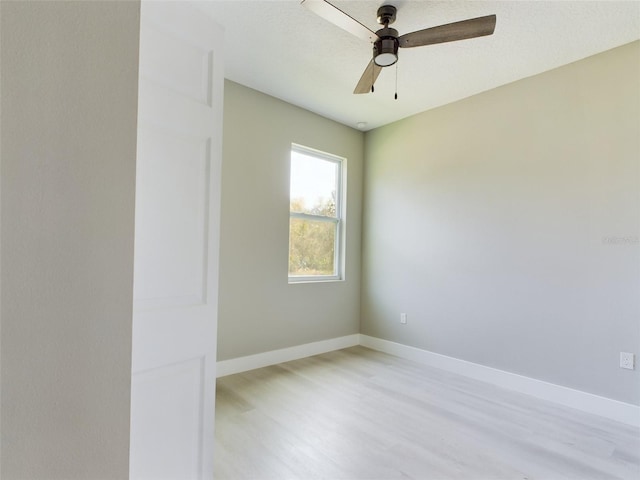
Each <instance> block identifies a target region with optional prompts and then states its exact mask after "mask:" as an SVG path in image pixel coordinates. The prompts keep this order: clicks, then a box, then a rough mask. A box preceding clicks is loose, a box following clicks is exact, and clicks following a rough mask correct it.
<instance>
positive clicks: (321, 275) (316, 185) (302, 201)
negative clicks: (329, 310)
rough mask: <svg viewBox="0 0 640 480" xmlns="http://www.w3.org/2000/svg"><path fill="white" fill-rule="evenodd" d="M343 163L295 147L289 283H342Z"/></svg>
mask: <svg viewBox="0 0 640 480" xmlns="http://www.w3.org/2000/svg"><path fill="white" fill-rule="evenodd" d="M344 163H345V162H344V159H343V158H340V157H336V156H335V155H330V154H328V153H323V152H318V151H317V150H312V149H309V148H305V147H301V146H299V145H293V146H292V147H291V179H290V196H289V199H290V201H289V282H300V281H305V282H306V281H318V280H341V279H342V277H343V275H342V270H343V267H342V265H343V258H342V250H343V248H342V245H343V239H342V232H343V218H342V217H343V212H344V204H343V199H342V196H343V192H342V177H343V168H344Z"/></svg>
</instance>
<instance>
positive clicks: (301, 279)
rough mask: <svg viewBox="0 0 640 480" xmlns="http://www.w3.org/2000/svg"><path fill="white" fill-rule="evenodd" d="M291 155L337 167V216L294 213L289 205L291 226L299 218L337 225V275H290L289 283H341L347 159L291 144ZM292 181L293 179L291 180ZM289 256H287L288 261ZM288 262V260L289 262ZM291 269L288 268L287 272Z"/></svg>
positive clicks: (335, 258)
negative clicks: (299, 155) (297, 154)
mask: <svg viewBox="0 0 640 480" xmlns="http://www.w3.org/2000/svg"><path fill="white" fill-rule="evenodd" d="M290 152H291V153H293V152H296V153H299V154H302V155H307V156H310V157H315V158H317V159H320V160H326V161H329V162H331V163H334V164H335V165H336V216H335V218H334V217H328V216H324V215H313V214H310V213H301V212H292V211H291V203H289V225H291V219H292V218H299V219H302V220H312V221H321V222H327V223H333V224H335V225H336V234H335V238H334V242H335V243H334V247H333V248H334V256H333V262H334V266H333V269H334V271H335V272H336V274H335V275H290V274H289V275H288V283H290V284H293V283H317V282H340V281H344V279H345V262H344V258H345V255H344V249H345V245H346V241H345V234H344V232H345V228H344V221H345V216H346V215H345V214H346V209H345V204H346V202H345V197H346V182H345V177H346V164H347V159H346V158H344V157H340V156H338V155H333V154H331V153H327V152H323V151H320V150H316V149H314V148H310V147H305V146H303V145H299V144H297V143H292V144H291V150H290ZM289 168H291V160H289ZM289 181H291V178H289ZM289 192H291V184H289ZM289 248H291V246H290V245H288V248H287V253H288V252H289ZM288 258H289V255H288V254H287V259H288ZM287 262H288V260H287ZM288 270H289V268H288V266H287V272H288Z"/></svg>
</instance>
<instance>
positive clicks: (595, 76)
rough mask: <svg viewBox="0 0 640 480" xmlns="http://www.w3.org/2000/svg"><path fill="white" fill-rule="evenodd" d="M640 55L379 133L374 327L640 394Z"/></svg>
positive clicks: (369, 317) (566, 379)
mask: <svg viewBox="0 0 640 480" xmlns="http://www.w3.org/2000/svg"><path fill="white" fill-rule="evenodd" d="M639 59H640V43H638V42H635V43H633V44H629V45H626V46H623V47H620V48H617V49H615V50H612V51H609V52H606V53H603V54H600V55H597V56H594V57H591V58H588V59H585V60H583V61H580V62H577V63H574V64H571V65H568V66H565V67H562V68H559V69H557V70H553V71H550V72H547V73H544V74H541V75H538V76H535V77H532V78H528V79H525V80H522V81H519V82H516V83H513V84H510V85H507V86H504V87H501V88H498V89H495V90H492V91H489V92H486V93H483V94H480V95H477V96H474V97H471V98H468V99H465V100H463V101H460V102H457V103H455V104H451V105H448V106H445V107H442V108H438V109H435V110H432V111H428V112H425V113H422V114H419V115H416V116H414V117H412V118H408V119H405V120H403V121H400V122H397V123H394V124H392V125H388V126H386V127H383V128H380V129H377V130H375V131H372V132H369V133H368V134H367V136H366V168H365V170H366V172H365V192H366V194H365V199H364V203H365V216H364V227H363V237H364V244H363V252H364V253H363V255H364V256H363V295H362V322H363V323H362V333H364V334H368V335H372V336H376V337H380V338H384V339H387V340H391V341H395V342H399V343H403V344H406V345H411V346H415V347H419V348H422V349H426V350H430V351H433V352H437V353H441V354H445V355H449V356H452V357H456V358H460V359H464V360H468V361H471V362H476V363H480V364H483V365H488V366H491V367H495V368H499V369H502V370H506V371H510V372H515V373H519V374H523V375H526V376H529V377H533V378H537V379H541V380H545V381H549V382H552V383H556V384H560V385H564V386H567V387H572V388H576V389H579V390H583V391H586V392H591V393H594V394H598V395H603V396H605V397H609V398H613V399H617V400H621V401H624V402H629V403H633V404H638V403H640V370H638V369H636V370H635V371H629V370H622V369H620V368H619V366H618V362H619V352H621V351H627V352H635V353H636V354H638V353H640V351H638V345H640V302H639V300H638V292H639V291H640V270H639V266H640V245H639V244H638V236H639V234H640V223H639V222H640V182H639V181H640V168H639V166H640V144H639V142H640V140H639V138H640V89H639V87H638V85H640V61H639ZM400 312H406V313H407V314H408V323H407V325H401V324H400V323H399V321H398V320H399V316H400Z"/></svg>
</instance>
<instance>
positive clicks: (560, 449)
mask: <svg viewBox="0 0 640 480" xmlns="http://www.w3.org/2000/svg"><path fill="white" fill-rule="evenodd" d="M216 402H217V404H216V458H215V473H216V477H215V478H217V479H219V480H248V479H256V480H258V479H259V480H271V479H274V480H275V479H278V480H282V479H292V480H293V479H300V480H306V479H316V478H317V479H321V478H322V479H336V480H338V479H340V480H342V479H344V480H360V479H362V480H365V479H366V480H392V479H410V480H411V479H413V480H430V479H433V480H444V479H464V480H485V479H486V480H489V479H495V480H502V479H541V480H556V479H575V480H578V479H580V480H587V479H593V480H601V479H629V480H632V479H634V480H637V479H640V458H639V457H640V454H639V452H640V431H639V430H638V429H636V428H633V427H630V426H627V425H624V424H620V423H617V422H614V421H610V420H608V419H605V418H602V417H597V416H594V415H589V414H586V413H583V412H580V411H577V410H573V409H570V408H567V407H563V406H560V405H556V404H553V403H550V402H545V401H543V400H539V399H536V398H533V397H530V396H527V395H523V394H519V393H517V392H513V391H508V390H504V389H501V388H499V387H496V386H493V385H489V384H486V383H483V382H479V381H475V380H473V379H469V378H466V377H462V376H459V375H455V374H452V373H450V372H446V371H443V370H438V369H435V368H431V367H427V366H424V365H420V364H417V363H414V362H410V361H407V360H403V359H400V358H397V357H393V356H390V355H386V354H384V353H380V352H376V351H373V350H369V349H367V348H364V347H352V348H349V349H345V350H339V351H336V352H330V353H327V354H323V355H317V356H314V357H309V358H305V359H301V360H296V361H293V362H287V363H283V364H280V365H274V366H271V367H266V368H261V369H258V370H253V371H250V372H244V373H240V374H236V375H229V376H227V377H223V378H220V379H218V393H217V399H216Z"/></svg>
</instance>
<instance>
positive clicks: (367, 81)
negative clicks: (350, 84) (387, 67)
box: [353, 59, 382, 93]
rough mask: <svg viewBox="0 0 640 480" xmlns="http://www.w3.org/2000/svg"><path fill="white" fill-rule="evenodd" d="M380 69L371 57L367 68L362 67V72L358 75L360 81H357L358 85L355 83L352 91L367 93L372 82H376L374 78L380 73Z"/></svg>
mask: <svg viewBox="0 0 640 480" xmlns="http://www.w3.org/2000/svg"><path fill="white" fill-rule="evenodd" d="M381 71H382V67H381V66H379V65H376V64H375V63H374V61H373V59H371V61H370V62H369V65H367V68H365V69H364V73H363V74H362V77H360V81H359V82H358V85H356V89H355V90H354V91H353V93H369V92H370V91H371V87H373V84H374V83H376V79H377V78H378V75H380V72H381Z"/></svg>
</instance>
